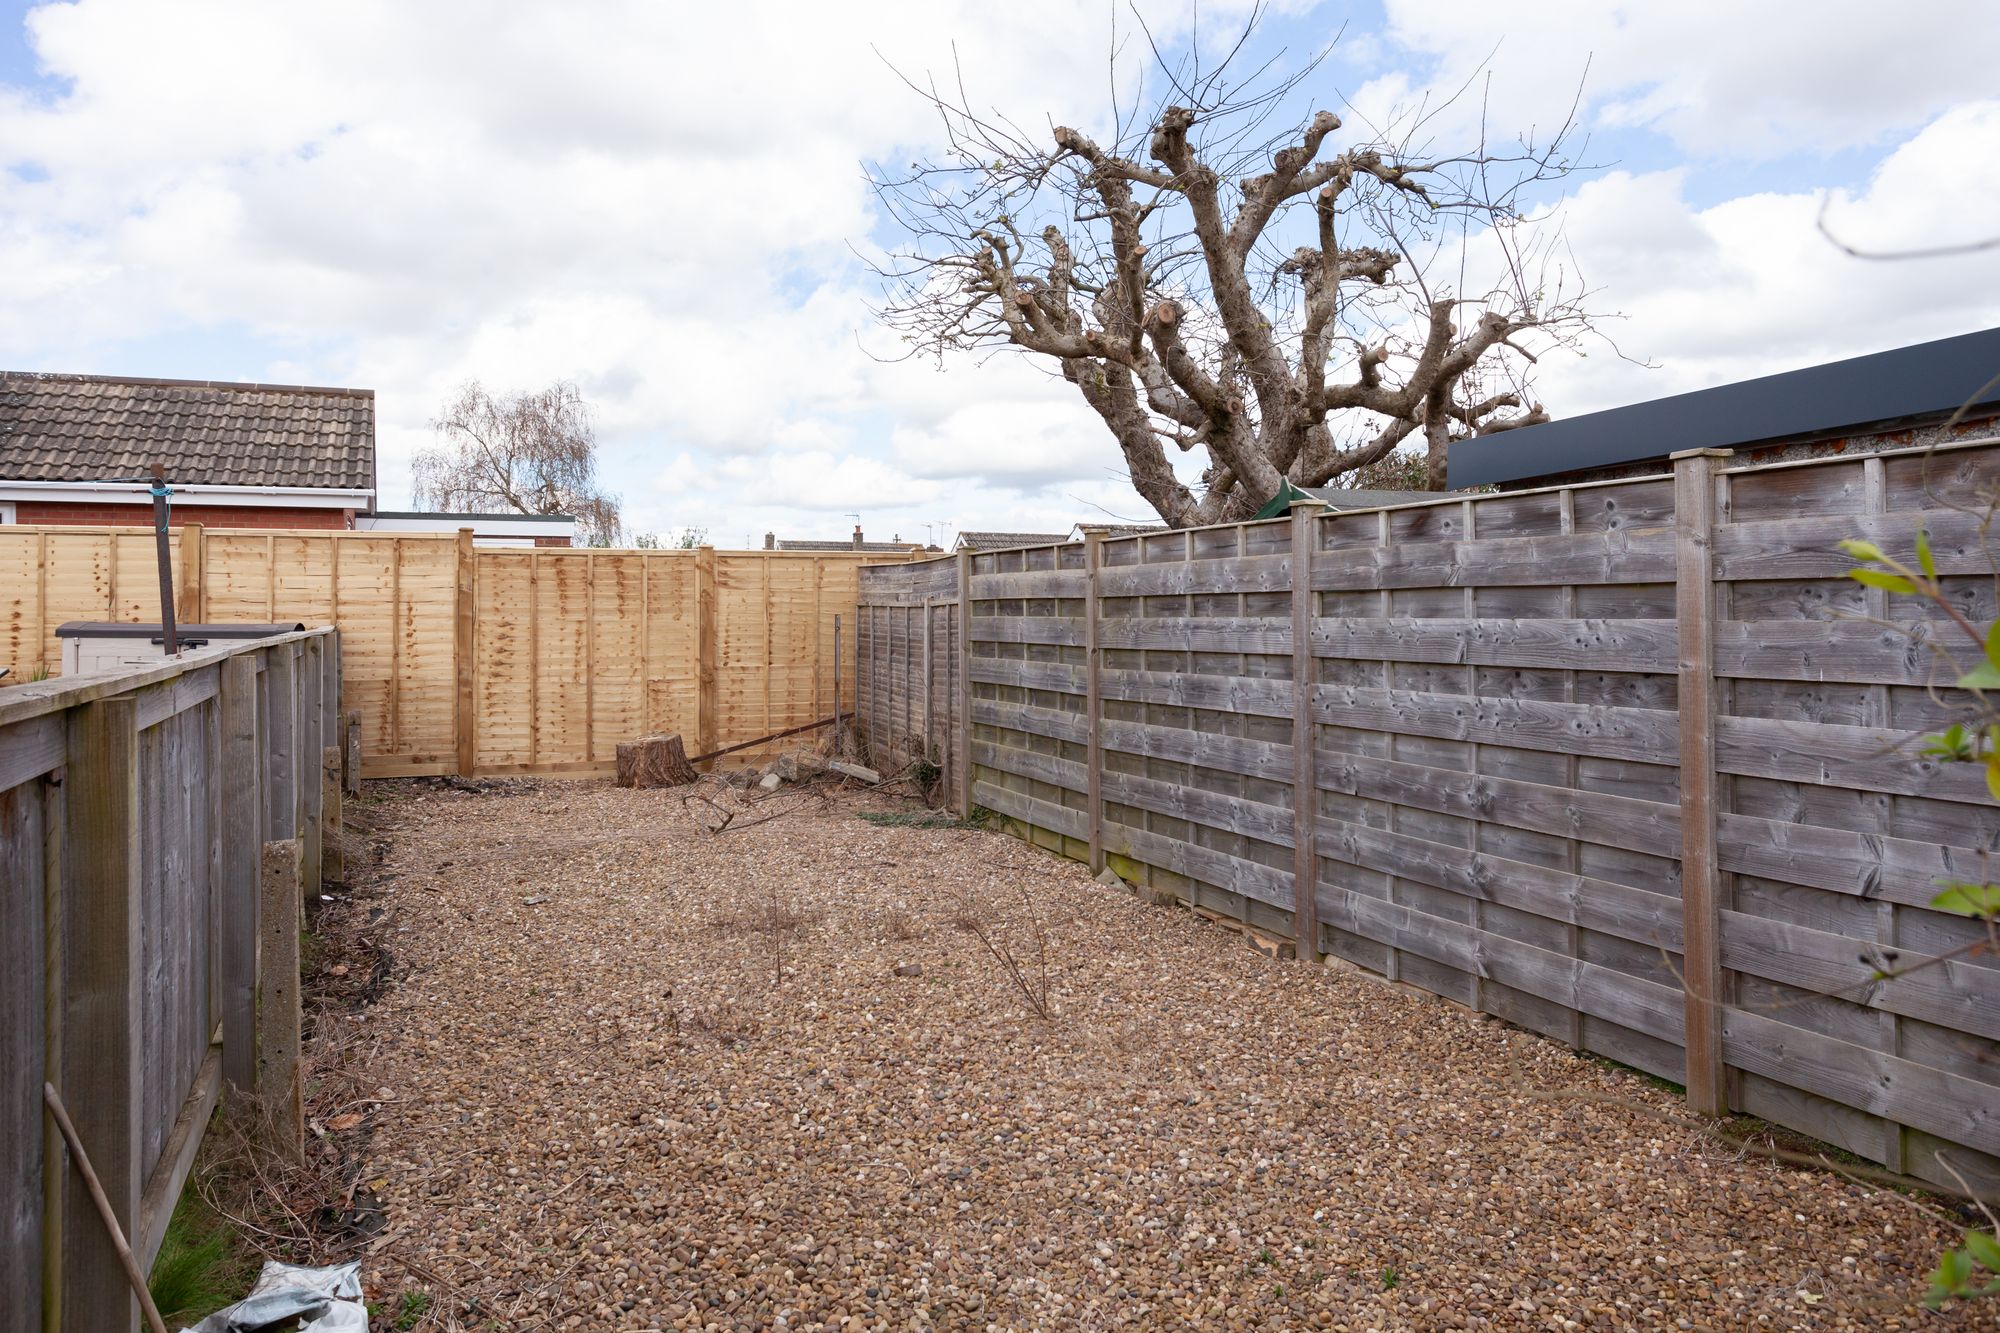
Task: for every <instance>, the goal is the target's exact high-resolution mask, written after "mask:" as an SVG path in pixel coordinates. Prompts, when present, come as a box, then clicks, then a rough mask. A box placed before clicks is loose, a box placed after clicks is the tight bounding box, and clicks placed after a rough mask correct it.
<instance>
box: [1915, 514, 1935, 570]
mask: <svg viewBox="0 0 2000 1333" xmlns="http://www.w3.org/2000/svg"><path fill="white" fill-rule="evenodd" d="M1917 563H1918V564H1920V565H1922V566H1923V567H1924V576H1925V577H1926V578H1933V579H1934V578H1936V577H1937V561H1935V560H1933V559H1931V535H1930V534H1929V533H1928V532H1925V531H1924V529H1923V526H1922V525H1921V524H1919V525H1918V527H1917Z"/></svg>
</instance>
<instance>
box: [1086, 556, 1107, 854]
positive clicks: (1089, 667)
mask: <svg viewBox="0 0 2000 1333" xmlns="http://www.w3.org/2000/svg"><path fill="white" fill-rule="evenodd" d="M1103 559H1104V534H1103V533H1102V532H1092V531H1090V530H1089V529H1087V528H1086V529H1085V530H1084V534H1083V670H1084V678H1083V679H1084V684H1083V696H1084V704H1083V720H1084V725H1085V726H1086V727H1087V728H1088V730H1087V731H1086V733H1085V741H1086V749H1085V760H1084V762H1085V764H1086V765H1088V771H1087V772H1086V773H1085V775H1084V790H1085V797H1086V799H1087V802H1088V812H1089V819H1090V823H1089V825H1088V828H1089V831H1090V873H1091V874H1093V875H1097V874H1102V873H1103V871H1104V733H1103V731H1102V729H1101V728H1100V727H1099V726H1098V714H1100V713H1102V712H1103V711H1104V688H1103V685H1102V683H1101V681H1100V677H1099V674H1098V673H1099V672H1100V671H1101V670H1102V666H1101V663H1102V660H1103V657H1104V650H1103V646H1102V645H1101V644H1099V643H1098V641H1097V618H1098V605H1097V570H1098V566H1099V565H1100V564H1101V563H1102V561H1103Z"/></svg>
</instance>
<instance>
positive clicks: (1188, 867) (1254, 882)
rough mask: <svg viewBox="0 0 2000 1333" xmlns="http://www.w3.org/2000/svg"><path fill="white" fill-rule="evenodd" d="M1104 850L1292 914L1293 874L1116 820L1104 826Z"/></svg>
mask: <svg viewBox="0 0 2000 1333" xmlns="http://www.w3.org/2000/svg"><path fill="white" fill-rule="evenodd" d="M1104 850H1105V851H1107V852H1111V853H1113V854H1115V855H1118V856H1129V857H1131V858H1132V859H1133V860H1134V861H1142V862H1144V863H1145V864H1147V865H1151V866H1158V867H1159V868H1160V869H1162V870H1171V871H1173V872H1174V873H1175V874H1176V875H1186V876H1187V877H1188V878H1189V879H1192V880H1198V881H1200V882H1201V883H1204V884H1213V885H1214V886H1215V887H1216V888H1218V889H1226V890H1228V891H1229V892H1230V893H1233V894H1236V895H1238V896H1239V897H1243V898H1254V899H1255V900H1257V901H1258V902H1261V903H1269V904H1270V905H1271V906H1273V907H1282V908H1284V909H1285V910H1286V911H1290V910H1291V906H1292V872H1291V871H1290V870H1279V869H1276V868H1275V867H1272V866H1267V865H1262V864H1260V863H1258V862H1256V861H1246V860H1244V859H1243V858H1242V857H1240V856H1231V855H1230V854H1229V853H1227V852H1218V851H1216V850H1214V849H1213V848H1210V847H1201V846H1197V845H1196V844H1194V843H1191V842H1183V841H1181V840H1180V839H1178V838H1169V837H1166V836H1164V835H1162V834H1158V833H1150V832H1148V831H1146V830H1145V829H1136V828H1133V827H1131V826H1130V825H1129V824H1120V823H1117V822H1116V821H1112V820H1107V821H1106V822H1105V825H1104Z"/></svg>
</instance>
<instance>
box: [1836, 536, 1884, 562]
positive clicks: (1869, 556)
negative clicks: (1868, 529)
mask: <svg viewBox="0 0 2000 1333" xmlns="http://www.w3.org/2000/svg"><path fill="white" fill-rule="evenodd" d="M1840 549H1841V550H1843V551H1845V552H1847V553H1848V554H1849V555H1851V556H1853V557H1854V558H1855V559H1856V560H1886V559H1888V557H1887V556H1885V555H1883V554H1882V548H1881V547H1879V546H1877V545H1876V544H1875V543H1874V542H1864V541H1857V540H1855V539H1854V538H1853V537H1848V538H1846V539H1844V540H1843V541H1842V542H1841V543H1840Z"/></svg>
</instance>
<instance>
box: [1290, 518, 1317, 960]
mask: <svg viewBox="0 0 2000 1333" xmlns="http://www.w3.org/2000/svg"><path fill="white" fill-rule="evenodd" d="M1324 508H1325V506H1324V505H1314V504H1295V505H1293V506H1292V510H1291V519H1292V551H1291V568H1290V569H1289V571H1288V572H1287V574H1288V578H1289V581H1290V583H1291V594H1292V626H1291V629H1292V633H1291V640H1292V643H1291V648H1292V820H1291V828H1289V829H1288V830H1286V834H1287V837H1286V841H1288V842H1290V843H1291V844H1292V941H1293V947H1294V949H1295V950H1296V951H1297V954H1298V956H1299V957H1300V958H1303V959H1305V960H1306V961H1308V962H1317V961H1319V957H1320V949H1319V946H1320V938H1319V855H1318V852H1317V851H1316V850H1315V840H1316V838H1317V835H1318V825H1317V822H1316V821H1317V819H1318V816H1319V783H1318V780H1317V779H1316V777H1315V776H1314V773H1313V717H1312V696H1311V694H1310V693H1308V691H1309V690H1310V688H1311V686H1312V683H1313V681H1314V680H1315V679H1316V677H1317V675H1318V669H1317V667H1316V665H1315V663H1314V660H1313V644H1312V635H1311V631H1312V624H1313V612H1314V611H1315V610H1316V609H1317V608H1315V607H1314V605H1313V603H1314V601H1315V598H1316V594H1314V592H1313V584H1312V569H1313V548H1314V547H1315V546H1317V545H1318V544H1319V530H1318V526H1317V522H1318V518H1319V515H1320V513H1321V511H1322V510H1323V509H1324Z"/></svg>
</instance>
